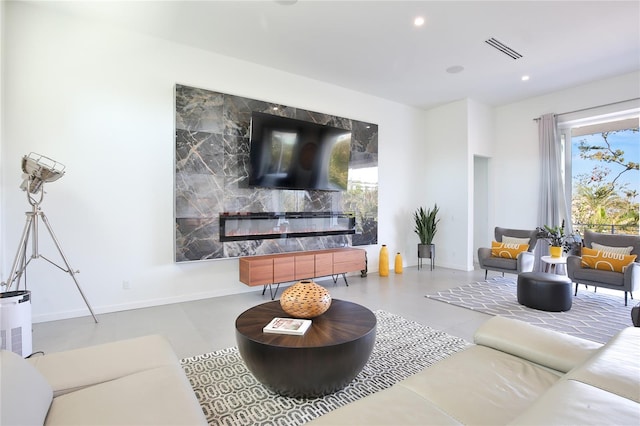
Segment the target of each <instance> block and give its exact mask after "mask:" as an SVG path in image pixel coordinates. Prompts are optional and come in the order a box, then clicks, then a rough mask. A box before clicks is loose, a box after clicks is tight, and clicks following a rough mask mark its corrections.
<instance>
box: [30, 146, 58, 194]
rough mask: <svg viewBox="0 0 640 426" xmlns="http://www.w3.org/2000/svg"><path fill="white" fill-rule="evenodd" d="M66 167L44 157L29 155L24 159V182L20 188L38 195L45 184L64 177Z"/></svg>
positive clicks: (32, 153)
mask: <svg viewBox="0 0 640 426" xmlns="http://www.w3.org/2000/svg"><path fill="white" fill-rule="evenodd" d="M64 169H65V166H64V165H63V164H61V163H58V162H57V161H54V160H52V159H51V158H49V157H45V156H44V155H40V154H36V153H35V152H31V153H29V155H25V156H24V157H22V171H23V172H24V174H23V175H22V178H23V181H22V184H21V185H20V188H21V189H22V190H23V191H29V193H30V194H37V193H38V192H40V190H41V189H42V184H43V183H45V182H53V181H56V180H58V179H60V178H61V177H62V176H63V175H64Z"/></svg>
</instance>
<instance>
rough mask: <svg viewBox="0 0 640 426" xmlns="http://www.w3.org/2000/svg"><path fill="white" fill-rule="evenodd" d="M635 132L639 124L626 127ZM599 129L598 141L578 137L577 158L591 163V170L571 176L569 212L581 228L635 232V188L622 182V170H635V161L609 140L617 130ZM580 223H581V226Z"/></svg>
mask: <svg viewBox="0 0 640 426" xmlns="http://www.w3.org/2000/svg"><path fill="white" fill-rule="evenodd" d="M626 131H627V132H628V131H631V132H633V133H638V128H635V129H630V130H626ZM618 132H621V131H611V132H604V133H601V134H600V136H601V138H602V141H601V143H595V144H594V143H591V144H589V143H587V142H586V141H585V140H581V141H580V143H579V145H578V149H579V152H580V158H581V159H585V160H590V161H592V162H593V163H594V165H593V168H592V169H591V171H590V173H582V174H578V175H576V176H574V178H573V200H572V205H571V214H572V219H573V223H575V224H578V225H579V226H578V228H580V230H581V231H582V230H584V229H592V230H595V231H597V232H612V227H613V228H614V229H613V231H615V232H619V233H633V234H637V233H638V211H639V210H638V208H639V205H638V188H637V186H632V187H629V184H628V183H626V182H625V183H622V182H621V179H620V178H621V177H622V176H623V175H625V174H634V173H635V174H637V173H638V163H637V162H635V161H629V160H627V159H626V158H625V152H624V151H623V150H621V149H617V148H615V147H614V146H613V144H612V143H611V139H612V138H613V137H614V136H615V134H616V133H618ZM580 225H582V226H580Z"/></svg>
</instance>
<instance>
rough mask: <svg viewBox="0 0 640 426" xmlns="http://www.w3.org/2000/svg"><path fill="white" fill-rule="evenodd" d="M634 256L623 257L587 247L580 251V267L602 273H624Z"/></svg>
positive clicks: (622, 255)
mask: <svg viewBox="0 0 640 426" xmlns="http://www.w3.org/2000/svg"><path fill="white" fill-rule="evenodd" d="M636 257H637V256H636V255H635V254H633V255H624V254H617V253H611V252H606V251H601V250H594V249H590V248H588V247H584V248H583V249H582V266H583V267H586V268H592V269H600V270H603V271H612V272H624V270H625V268H626V267H627V266H629V265H630V264H631V263H633V261H634V260H636Z"/></svg>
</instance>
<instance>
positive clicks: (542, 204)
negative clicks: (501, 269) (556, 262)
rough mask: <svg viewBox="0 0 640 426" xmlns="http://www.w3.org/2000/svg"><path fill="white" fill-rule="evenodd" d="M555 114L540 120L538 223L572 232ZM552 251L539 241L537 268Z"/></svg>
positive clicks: (544, 116) (546, 115) (536, 268)
mask: <svg viewBox="0 0 640 426" xmlns="http://www.w3.org/2000/svg"><path fill="white" fill-rule="evenodd" d="M557 134H558V132H557V123H556V116H555V114H545V115H543V116H542V117H540V119H539V120H538V139H539V143H540V196H539V202H538V226H543V225H549V226H560V225H561V224H562V222H563V220H564V221H565V230H566V231H567V233H569V232H571V220H570V219H569V216H568V214H567V202H566V198H565V192H564V183H563V181H562V152H561V146H560V141H559V140H558V137H557ZM547 254H549V248H548V244H545V242H544V241H542V242H540V244H538V249H537V250H536V266H535V270H539V268H540V266H541V265H540V263H541V262H540V260H539V258H540V257H541V256H545V255H547Z"/></svg>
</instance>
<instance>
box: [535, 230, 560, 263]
mask: <svg viewBox="0 0 640 426" xmlns="http://www.w3.org/2000/svg"><path fill="white" fill-rule="evenodd" d="M536 230H537V231H538V239H541V240H545V241H547V242H548V243H549V245H550V246H551V247H549V253H550V254H551V257H560V256H562V251H563V245H564V243H565V240H566V236H565V235H564V221H562V225H561V226H549V225H544V226H543V227H538V228H536Z"/></svg>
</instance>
